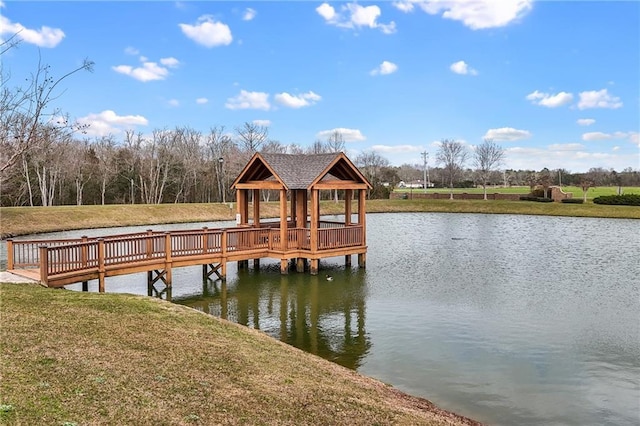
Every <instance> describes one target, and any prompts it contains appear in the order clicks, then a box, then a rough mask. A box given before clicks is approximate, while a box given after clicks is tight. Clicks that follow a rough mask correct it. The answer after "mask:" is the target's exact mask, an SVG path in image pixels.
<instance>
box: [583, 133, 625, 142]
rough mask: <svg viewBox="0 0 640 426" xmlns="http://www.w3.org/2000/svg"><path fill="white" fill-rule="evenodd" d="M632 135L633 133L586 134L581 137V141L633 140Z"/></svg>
mask: <svg viewBox="0 0 640 426" xmlns="http://www.w3.org/2000/svg"><path fill="white" fill-rule="evenodd" d="M633 135H634V132H614V133H603V132H588V133H584V134H583V135H582V140H583V141H601V140H609V139H624V138H626V137H629V138H633ZM636 137H637V136H636Z"/></svg>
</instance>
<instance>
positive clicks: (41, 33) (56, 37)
mask: <svg viewBox="0 0 640 426" xmlns="http://www.w3.org/2000/svg"><path fill="white" fill-rule="evenodd" d="M5 34H7V35H10V36H13V35H14V34H17V36H18V37H19V38H21V39H22V40H24V42H25V43H29V44H35V45H36V46H38V47H56V46H57V45H58V44H59V43H60V42H61V41H62V39H63V38H64V37H65V34H64V31H62V30H61V29H60V28H51V27H47V26H42V27H40V29H31V28H26V27H25V26H24V25H22V24H20V23H18V22H11V21H10V20H9V18H7V17H6V16H3V15H1V14H0V37H2V36H3V35H5Z"/></svg>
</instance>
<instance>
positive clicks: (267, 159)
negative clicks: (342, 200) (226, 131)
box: [232, 152, 370, 190]
mask: <svg viewBox="0 0 640 426" xmlns="http://www.w3.org/2000/svg"><path fill="white" fill-rule="evenodd" d="M273 179H275V180H276V181H278V182H280V183H281V184H283V185H284V187H285V189H287V190H293V189H310V187H311V186H312V185H313V184H314V183H316V182H318V181H323V182H326V181H330V180H349V181H356V182H359V183H365V184H366V185H367V186H370V184H369V182H368V181H367V179H366V178H365V177H364V176H363V175H362V174H361V173H360V171H359V170H358V169H357V168H356V167H355V166H354V165H353V163H351V161H349V159H348V158H347V156H346V155H344V154H343V153H341V152H338V153H330V154H261V153H256V154H254V156H253V157H252V158H251V160H249V163H247V165H246V166H245V168H244V169H243V170H242V172H241V173H240V175H239V176H238V177H237V178H236V180H235V181H234V182H233V185H232V187H235V185H236V184H238V183H241V182H247V181H260V180H273Z"/></svg>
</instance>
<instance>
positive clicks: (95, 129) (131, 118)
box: [78, 110, 149, 136]
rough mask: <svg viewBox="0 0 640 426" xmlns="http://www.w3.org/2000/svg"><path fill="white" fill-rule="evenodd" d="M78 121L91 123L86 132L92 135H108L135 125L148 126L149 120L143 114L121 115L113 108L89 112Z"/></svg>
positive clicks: (84, 123) (86, 123)
mask: <svg viewBox="0 0 640 426" xmlns="http://www.w3.org/2000/svg"><path fill="white" fill-rule="evenodd" d="M78 123H79V124H82V125H89V127H88V128H87V130H86V133H87V134H88V135H91V136H107V135H109V134H117V133H121V132H122V131H123V130H127V129H131V128H133V127H135V126H146V125H147V124H149V121H148V120H147V119H146V118H145V117H143V116H141V115H123V116H119V115H117V114H116V113H115V112H114V111H112V110H105V111H102V112H101V113H98V114H89V115H87V116H85V117H81V118H79V119H78Z"/></svg>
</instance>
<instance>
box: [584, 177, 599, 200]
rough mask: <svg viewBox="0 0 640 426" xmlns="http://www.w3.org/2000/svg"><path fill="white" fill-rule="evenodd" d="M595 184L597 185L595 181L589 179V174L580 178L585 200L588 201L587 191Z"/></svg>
mask: <svg viewBox="0 0 640 426" xmlns="http://www.w3.org/2000/svg"><path fill="white" fill-rule="evenodd" d="M594 186H596V185H595V182H594V181H593V180H591V179H589V178H588V177H587V176H583V177H582V179H580V188H581V189H582V201H583V202H585V203H586V202H587V193H588V192H589V188H593V187H594Z"/></svg>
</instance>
